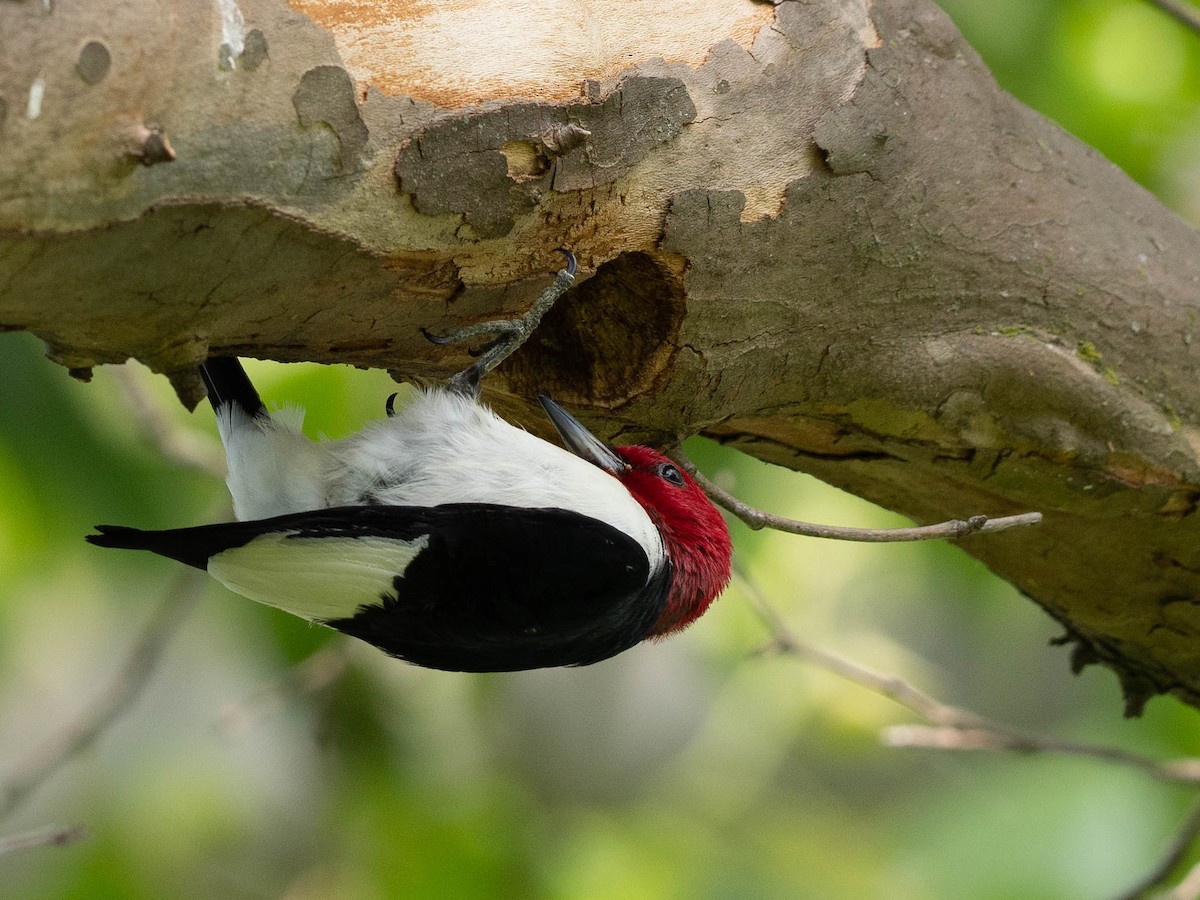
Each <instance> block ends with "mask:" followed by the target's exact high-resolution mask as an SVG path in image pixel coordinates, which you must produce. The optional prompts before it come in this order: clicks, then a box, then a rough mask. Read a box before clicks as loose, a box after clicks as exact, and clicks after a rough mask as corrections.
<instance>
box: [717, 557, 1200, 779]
mask: <svg viewBox="0 0 1200 900" xmlns="http://www.w3.org/2000/svg"><path fill="white" fill-rule="evenodd" d="M735 571H736V574H737V576H738V579H739V580H740V581H741V583H742V584H743V586H744V587H745V588H746V591H747V593H748V595H749V599H750V604H751V606H752V607H753V608H754V610H755V612H756V613H758V616H759V618H760V619H762V621H763V624H764V625H766V627H767V630H768V632H769V633H770V635H771V643H770V644H769V645H768V646H767V648H766V649H768V650H774V651H775V652H778V653H783V654H787V655H790V656H796V657H798V658H800V659H803V660H805V661H806V662H809V663H812V664H814V665H817V666H819V667H820V668H822V669H825V670H826V671H828V672H832V673H833V674H835V675H837V676H839V677H841V678H844V679H846V680H847V681H850V682H852V683H854V684H857V685H860V686H861V687H865V688H867V689H868V690H870V691H873V692H874V693H876V694H879V695H880V696H882V697H886V698H888V699H889V700H892V701H894V702H896V703H898V704H899V705H901V706H903V707H904V708H905V709H907V710H909V711H911V712H914V713H916V714H917V715H919V716H920V717H921V718H923V719H925V720H926V721H927V722H930V723H932V724H933V725H934V726H936V727H933V728H925V727H923V726H920V725H894V726H891V727H889V728H886V729H884V732H883V736H882V737H883V743H884V744H885V745H887V746H890V747H922V748H926V749H932V750H1004V751H1012V752H1020V753H1062V754H1068V755H1071V756H1081V757H1086V758H1089V759H1097V760H1101V761H1103V762H1109V763H1114V764H1117V765H1121V766H1125V767H1127V768H1132V769H1136V770H1138V771H1140V772H1143V773H1145V774H1147V775H1150V776H1151V777H1153V778H1156V779H1158V780H1159V781H1167V782H1176V783H1181V784H1200V758H1187V759H1176V760H1167V761H1158V760H1155V759H1152V758H1150V757H1147V756H1143V755H1142V754H1139V753H1133V752H1131V751H1127V750H1122V749H1120V748H1117V747H1106V746H1102V745H1096V744H1084V743H1079V742H1075V741H1064V740H1060V739H1058V738H1054V737H1049V736H1046V735H1041V734H1035V733H1032V732H1028V731H1024V730H1022V729H1019V728H1014V727H1013V726H1011V725H1007V724H1005V723H1003V722H999V721H997V720H995V719H989V718H987V717H985V716H981V715H979V714H978V713H974V712H971V711H970V710H966V709H962V708H960V707H957V706H951V705H949V704H946V703H942V702H941V701H939V700H937V699H935V698H933V697H931V696H930V695H929V694H926V693H925V692H924V691H922V690H920V689H918V688H916V687H914V686H913V685H911V684H909V683H908V682H907V681H905V680H904V679H903V678H900V677H899V676H897V675H883V674H880V673H878V672H874V671H872V670H871V669H868V668H867V667H866V666H863V665H861V664H860V663H857V662H854V661H853V660H850V659H847V658H846V657H843V656H840V655H838V654H836V653H831V652H830V651H828V650H823V649H821V648H819V647H815V646H813V645H812V644H809V643H808V642H806V641H804V640H802V639H801V638H799V637H798V636H797V635H796V634H795V633H794V632H793V631H792V630H791V629H790V628H789V627H788V626H787V623H786V622H784V620H783V618H782V617H781V616H780V615H779V613H778V611H777V610H776V609H775V608H774V607H773V606H772V605H771V604H770V603H769V602H768V601H767V600H766V598H765V597H764V596H763V594H762V591H761V590H760V589H759V588H758V586H757V584H756V583H755V582H754V580H753V579H752V578H750V577H749V576H748V575H747V574H746V573H745V572H743V571H742V570H741V569H740V568H739V569H736V570H735Z"/></svg>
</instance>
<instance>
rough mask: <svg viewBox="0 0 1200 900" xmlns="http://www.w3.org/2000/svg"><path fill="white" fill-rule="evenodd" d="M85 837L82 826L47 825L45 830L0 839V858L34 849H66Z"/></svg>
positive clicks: (85, 833) (37, 829) (39, 829)
mask: <svg viewBox="0 0 1200 900" xmlns="http://www.w3.org/2000/svg"><path fill="white" fill-rule="evenodd" d="M85 837H87V829H86V828H85V827H84V826H82V825H66V826H63V825H47V826H46V827H45V828H35V829H34V830H32V831H23V832H21V833H20V834H10V835H8V836H7V837H0V856H6V855H7V854H9V853H17V852H18V851H20V850H32V849H33V848H35V847H66V846H68V845H70V844H74V843H77V842H78V841H82V840H83V839H84V838H85Z"/></svg>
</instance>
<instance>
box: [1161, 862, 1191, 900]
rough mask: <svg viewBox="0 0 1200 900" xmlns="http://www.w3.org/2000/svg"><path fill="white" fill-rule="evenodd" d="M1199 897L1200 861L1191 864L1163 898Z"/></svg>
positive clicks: (1175, 899)
mask: <svg viewBox="0 0 1200 900" xmlns="http://www.w3.org/2000/svg"><path fill="white" fill-rule="evenodd" d="M1197 897H1200V863H1197V864H1196V865H1194V866H1192V868H1191V869H1189V870H1188V873H1187V874H1186V875H1184V876H1183V880H1182V881H1180V882H1179V884H1177V885H1175V887H1173V888H1172V889H1171V892H1170V893H1169V894H1167V896H1166V898H1165V900H1196V898H1197Z"/></svg>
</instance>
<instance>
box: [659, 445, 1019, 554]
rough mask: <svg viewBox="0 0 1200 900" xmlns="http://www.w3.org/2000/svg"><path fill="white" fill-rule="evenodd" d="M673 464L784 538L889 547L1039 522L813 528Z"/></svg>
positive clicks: (682, 460) (978, 519)
mask: <svg viewBox="0 0 1200 900" xmlns="http://www.w3.org/2000/svg"><path fill="white" fill-rule="evenodd" d="M673 456H674V458H675V461H676V462H677V463H679V465H680V466H681V467H682V468H683V469H684V471H686V472H687V473H688V474H689V475H691V476H692V478H693V479H694V480H695V482H696V483H697V484H698V485H700V487H701V488H702V489H703V490H704V493H706V494H708V496H709V497H711V498H712V500H713V502H715V503H717V504H718V505H720V506H723V507H725V509H727V510H729V511H730V512H731V513H733V514H734V515H735V516H737V517H738V518H739V519H741V520H742V521H743V522H745V523H746V524H747V525H749V526H750V527H751V528H753V529H755V530H757V529H760V528H772V529H774V530H776V531H785V532H787V533H788V534H799V535H804V536H805V537H819V538H831V539H833V540H838V541H863V542H867V543H891V542H896V541H930V540H946V539H953V538H961V537H966V536H967V535H970V534H990V533H992V532H995V531H1006V530H1007V529H1009V528H1018V527H1021V526H1023V525H1037V524H1038V523H1039V522H1041V521H1042V514H1041V513H1040V512H1031V513H1021V514H1020V515H1016V516H1002V517H1000V518H997V519H991V518H988V517H987V516H971V518H969V519H952V520H951V521H949V522H940V523H938V524H937V525H921V526H917V527H913V528H845V527H842V526H839V525H817V524H814V523H812V522H801V521H799V520H798V519H787V518H784V517H783V516H775V515H771V514H770V513H766V512H763V511H762V510H761V509H756V508H755V507H753V506H750V505H749V504H747V503H743V502H742V501H741V500H739V499H738V498H737V497H735V496H733V494H731V493H729V492H728V491H726V490H725V489H723V488H721V487H719V486H717V485H716V484H715V483H713V482H712V481H710V480H709V479H708V478H707V477H705V476H704V475H703V474H701V472H700V470H699V469H697V468H696V464H695V463H693V462H692V461H691V460H690V459H688V458H687V456H686V455H685V454H684V452H683V450H682V449H680V448H676V449H675V452H674V454H673Z"/></svg>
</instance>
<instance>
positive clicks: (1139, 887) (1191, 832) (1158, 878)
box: [1115, 798, 1200, 900]
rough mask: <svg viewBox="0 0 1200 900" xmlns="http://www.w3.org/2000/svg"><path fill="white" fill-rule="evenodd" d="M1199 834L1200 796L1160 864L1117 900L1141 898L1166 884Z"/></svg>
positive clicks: (1173, 894) (1174, 894) (1174, 836)
mask: <svg viewBox="0 0 1200 900" xmlns="http://www.w3.org/2000/svg"><path fill="white" fill-rule="evenodd" d="M1198 835H1200V798H1198V799H1197V800H1196V801H1195V802H1194V803H1193V804H1192V808H1191V809H1190V810H1189V811H1188V814H1187V815H1186V816H1185V817H1184V819H1183V822H1182V823H1181V824H1180V826H1179V828H1177V829H1176V831H1175V834H1174V835H1173V836H1172V838H1171V842H1170V843H1169V844H1168V845H1167V849H1166V852H1164V853H1163V855H1162V858H1161V859H1160V860H1159V861H1158V864H1157V865H1156V866H1155V867H1154V868H1153V869H1151V870H1150V871H1149V872H1147V873H1146V874H1145V875H1144V876H1143V877H1142V878H1141V879H1140V880H1139V881H1138V882H1137V884H1134V885H1133V886H1131V887H1130V888H1128V889H1127V890H1126V891H1124V892H1123V893H1121V894H1118V895H1117V897H1116V898H1115V900H1139V898H1141V897H1145V896H1146V895H1147V894H1148V893H1149V892H1150V891H1151V890H1153V889H1154V888H1156V887H1158V886H1159V885H1161V884H1164V883H1165V882H1166V880H1167V879H1168V878H1170V877H1171V873H1172V872H1173V871H1174V870H1175V867H1176V866H1178V865H1179V863H1180V862H1181V861H1182V860H1183V858H1184V856H1186V855H1187V852H1188V850H1190V849H1191V847H1192V844H1194V843H1195V842H1196V837H1197V836H1198ZM1185 880H1186V879H1185ZM1180 887H1182V885H1180ZM1178 891H1179V887H1177V888H1176V890H1175V891H1172V896H1173V897H1174V896H1176V895H1177V894H1178Z"/></svg>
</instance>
